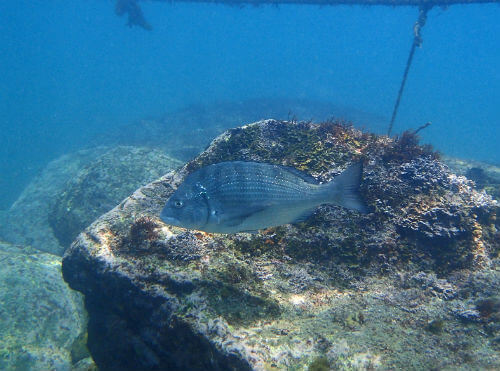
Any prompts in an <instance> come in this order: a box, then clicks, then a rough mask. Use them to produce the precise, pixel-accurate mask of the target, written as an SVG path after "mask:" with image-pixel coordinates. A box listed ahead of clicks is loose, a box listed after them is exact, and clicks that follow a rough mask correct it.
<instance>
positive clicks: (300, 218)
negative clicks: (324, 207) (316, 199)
mask: <svg viewBox="0 0 500 371" xmlns="http://www.w3.org/2000/svg"><path fill="white" fill-rule="evenodd" d="M315 211H316V207H313V208H312V209H307V210H306V211H304V212H303V213H302V214H300V215H299V216H298V217H297V218H295V219H294V220H293V222H292V223H302V222H305V221H306V220H307V219H308V218H309V217H310V216H311V215H312V214H314V212H315Z"/></svg>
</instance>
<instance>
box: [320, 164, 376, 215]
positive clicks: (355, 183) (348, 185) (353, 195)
mask: <svg viewBox="0 0 500 371" xmlns="http://www.w3.org/2000/svg"><path fill="white" fill-rule="evenodd" d="M362 175H363V162H362V161H359V162H357V163H355V164H353V165H351V166H349V167H348V168H347V169H346V170H344V171H343V172H342V173H341V174H340V175H338V176H337V177H336V178H335V179H333V180H332V181H331V182H330V183H328V184H327V186H329V187H330V189H331V193H332V194H334V195H335V196H334V198H335V202H334V203H336V204H338V205H340V206H343V207H346V208H348V209H351V210H356V211H359V212H360V213H363V214H366V213H368V208H367V207H366V204H365V202H364V201H363V198H362V197H361V193H360V192H359V186H360V184H361V179H362Z"/></svg>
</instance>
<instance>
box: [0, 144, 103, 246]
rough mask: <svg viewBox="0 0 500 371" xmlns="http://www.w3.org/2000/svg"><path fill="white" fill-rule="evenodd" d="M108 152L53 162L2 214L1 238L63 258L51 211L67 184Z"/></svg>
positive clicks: (85, 152) (83, 152)
mask: <svg viewBox="0 0 500 371" xmlns="http://www.w3.org/2000/svg"><path fill="white" fill-rule="evenodd" d="M107 150H108V149H107V148H106V147H96V148H92V149H86V150H81V151H78V152H75V153H71V154H68V155H64V156H61V157H60V158H58V159H56V160H54V161H52V162H50V163H49V164H48V165H47V167H46V168H45V169H44V170H43V171H42V172H41V174H39V175H38V176H36V177H35V178H34V179H33V180H32V181H31V183H30V184H29V185H28V186H27V187H26V189H24V190H23V192H22V193H21V195H20V196H19V198H18V199H17V201H16V202H15V203H14V204H13V205H12V206H11V207H10V208H9V210H7V211H6V212H5V213H2V214H0V238H2V239H3V240H5V241H9V242H12V243H15V244H19V245H30V246H33V247H35V248H36V249H38V250H41V251H45V252H49V253H52V254H56V255H62V253H63V251H64V248H63V247H62V246H61V244H60V243H59V241H58V240H57V238H56V237H55V236H54V233H53V231H52V228H51V226H50V225H49V222H48V214H49V210H50V208H51V207H52V205H53V203H54V201H55V200H56V199H57V197H58V196H59V195H60V194H61V193H62V192H63V191H64V188H65V185H66V182H67V181H68V180H70V179H72V178H73V177H74V176H76V174H78V172H79V171H80V170H81V168H82V167H84V166H85V165H87V164H88V163H90V162H92V161H93V160H95V159H96V158H97V157H99V156H100V155H102V154H103V153H104V152H106V151H107Z"/></svg>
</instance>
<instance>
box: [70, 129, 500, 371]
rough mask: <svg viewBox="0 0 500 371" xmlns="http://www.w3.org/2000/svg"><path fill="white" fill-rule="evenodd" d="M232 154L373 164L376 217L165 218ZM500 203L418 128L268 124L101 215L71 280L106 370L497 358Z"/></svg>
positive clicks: (329, 209) (317, 163) (238, 133)
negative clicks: (443, 159) (453, 166)
mask: <svg viewBox="0 0 500 371" xmlns="http://www.w3.org/2000/svg"><path fill="white" fill-rule="evenodd" d="M232 160H252V161H263V162H270V163H275V164H282V165H287V166H293V167H295V168H297V169H300V170H303V171H305V172H307V173H308V174H310V175H312V176H314V177H316V178H317V179H318V180H320V181H328V180H330V179H332V178H333V177H334V176H335V175H337V174H339V173H340V172H341V171H342V170H343V169H345V168H346V167H347V166H348V165H349V164H350V163H352V162H353V161H359V160H363V162H364V164H365V169H364V181H363V183H362V185H361V189H362V192H363V196H364V198H365V201H366V203H367V205H368V206H369V208H370V210H371V213H369V214H359V213H356V212H354V211H350V210H346V209H342V208H340V207H336V206H333V205H324V206H322V207H320V208H318V210H317V211H316V212H315V214H314V215H313V216H311V217H310V218H309V219H308V220H307V221H306V222H304V223H299V224H293V225H285V226H280V227H276V228H269V229H267V230H264V231H260V233H258V234H245V233H240V234H234V235H222V234H207V233H203V232H199V231H193V230H185V229H182V228H177V227H171V226H168V225H165V224H163V223H162V222H161V221H160V220H159V217H158V215H159V213H160V210H161V209H162V207H163V205H164V204H165V202H166V200H167V199H168V197H169V196H170V195H171V194H172V192H173V191H174V190H175V189H176V187H177V186H178V185H179V184H180V183H181V182H182V180H183V178H184V177H185V176H186V175H187V174H189V173H190V172H192V171H194V170H196V169H198V168H200V167H203V166H205V165H209V164H212V163H216V162H220V161H232ZM497 212H498V204H497V203H496V202H495V201H493V200H492V199H491V197H490V196H488V195H487V194H485V193H479V192H477V191H475V190H474V188H473V187H472V183H471V182H470V181H468V180H467V179H466V178H464V177H459V176H456V175H454V174H452V173H451V172H450V171H449V170H448V168H447V167H446V166H444V165H442V164H441V163H440V162H439V159H438V156H437V155H436V154H435V153H434V152H432V150H431V149H430V148H426V147H421V146H418V145H417V142H416V137H415V136H414V135H413V134H411V133H405V134H404V135H402V136H401V137H400V138H397V139H396V140H393V139H389V138H387V137H378V136H375V135H370V134H365V133H362V132H360V131H358V130H355V129H353V128H352V127H350V126H348V125H344V124H341V123H335V122H329V123H324V124H320V125H317V124H313V123H296V122H282V121H275V120H267V121H261V122H258V123H255V124H252V125H247V126H244V127H241V128H237V129H232V130H229V131H227V132H226V133H224V134H222V135H221V136H219V137H218V138H217V139H215V140H214V141H213V142H212V144H211V145H210V147H209V148H207V150H206V151H204V152H203V153H202V154H201V155H199V156H198V157H197V158H196V159H194V160H193V161H191V162H189V163H188V164H186V165H185V166H184V167H183V168H181V169H180V170H178V171H176V172H170V173H168V174H166V175H165V176H163V177H161V178H160V179H158V180H156V181H154V182H152V183H150V184H149V185H147V186H144V187H142V188H139V189H138V190H137V191H136V192H134V193H133V194H132V195H131V196H130V197H129V198H127V199H126V200H124V201H123V202H122V203H121V204H120V205H118V206H117V207H116V208H114V209H113V210H112V211H110V212H108V213H107V214H105V215H103V216H102V217H100V218H99V219H98V220H96V221H95V222H94V223H93V224H92V225H91V226H90V227H89V228H87V229H86V231H85V232H84V233H81V234H80V235H79V236H78V237H77V239H76V240H75V242H74V243H73V244H72V246H71V248H70V249H69V250H68V251H67V252H66V255H65V257H64V259H63V274H64V277H65V279H66V280H67V281H68V283H69V284H70V286H71V287H72V288H74V289H77V290H79V291H81V292H82V293H84V295H85V298H86V304H87V309H88V311H89V328H88V336H89V337H88V339H89V341H88V345H89V349H90V351H91V353H92V355H93V357H94V359H95V361H96V363H97V365H98V366H99V367H100V368H102V369H104V370H106V369H113V370H123V369H141V370H147V369H150V370H163V369H168V370H188V369H189V370H234V369H237V370H247V369H248V370H249V369H257V370H272V369H283V370H303V369H311V370H315V369H324V368H326V367H330V368H333V369H378V368H379V369H433V368H438V369H443V368H449V369H458V368H460V367H464V368H465V369H467V368H469V369H478V368H495V367H500V359H499V356H498V353H497V351H496V350H495V338H496V337H498V336H499V334H498V330H497V329H496V327H495V326H494V318H496V316H495V315H490V316H489V317H488V318H487V319H486V318H481V312H480V311H479V309H478V308H477V305H482V304H481V303H482V302H480V300H483V299H486V298H487V297H491V296H492V293H491V287H495V285H497V286H498V279H499V277H498V275H496V274H495V272H496V270H495V269H497V268H496V267H498V252H499V238H498V237H499V235H498V232H497V228H498V227H499V225H498V222H497V220H496V213H497ZM481 283H483V284H481ZM479 287H482V289H481V290H479V289H478V288H479ZM475 289H477V290H476V291H474V290H475ZM473 291H474V294H472V293H471V292H473ZM491 300H493V301H494V299H491ZM494 303H496V302H493V304H491V305H490V306H491V307H493V308H496V307H495V304H494ZM481 308H483V307H481ZM467 311H472V312H471V313H475V312H477V313H478V315H477V316H476V317H477V318H476V319H475V320H474V319H473V320H470V321H464V313H467ZM474 311H475V312H474ZM492 311H493V309H492ZM483 312H484V310H483ZM471 318H472V317H471ZM485 328H487V329H488V331H485Z"/></svg>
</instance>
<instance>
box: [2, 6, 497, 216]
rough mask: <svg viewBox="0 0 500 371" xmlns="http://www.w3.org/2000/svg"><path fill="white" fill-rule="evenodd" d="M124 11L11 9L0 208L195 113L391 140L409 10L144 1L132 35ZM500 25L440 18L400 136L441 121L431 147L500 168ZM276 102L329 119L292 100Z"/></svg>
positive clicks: (491, 18)
mask: <svg viewBox="0 0 500 371" xmlns="http://www.w3.org/2000/svg"><path fill="white" fill-rule="evenodd" d="M113 7H114V3H113V2H111V1H103V0H87V1H62V0H54V1H42V0H35V1H28V0H20V1H15V2H14V1H3V2H2V3H1V4H0V45H1V47H2V48H1V49H2V53H1V54H0V68H1V70H2V71H3V76H2V79H1V80H0V84H1V86H0V95H1V99H0V114H1V120H0V125H1V133H2V135H1V136H0V174H1V177H0V189H1V193H0V194H1V196H0V208H3V209H6V208H8V207H9V205H10V204H11V203H12V202H13V201H14V200H15V199H16V197H17V196H18V195H19V193H20V191H21V190H22V189H23V187H24V186H26V184H27V183H28V182H29V180H30V179H31V178H32V177H33V176H34V175H35V174H37V173H39V172H40V170H41V169H42V168H43V167H44V166H45V165H46V164H47V162H48V161H50V160H52V159H54V158H56V157H58V156H60V155H61V154H63V153H66V152H70V151H74V150H76V149H79V148H82V147H88V144H89V142H90V140H91V139H92V138H94V137H95V136H97V135H102V134H103V133H106V131H108V130H110V129H113V128H117V127H120V126H121V125H125V124H130V123H132V122H134V121H137V120H140V119H144V118H156V117H161V116H162V115H164V114H165V113H168V112H173V111H176V110H179V109H184V108H186V107H187V106H190V105H192V104H195V105H212V104H215V103H218V102H224V103H231V102H235V103H236V102H238V101H244V100H246V99H255V98H258V99H268V98H269V99H307V100H309V101H319V102H326V103H328V104H330V105H331V106H332V107H333V108H332V109H331V110H330V112H331V116H342V117H343V118H345V119H347V120H353V121H354V123H355V124H357V125H359V126H365V127H366V129H367V130H369V131H373V132H377V133H385V132H386V131H387V125H388V122H389V120H390V116H391V113H392V109H393V106H394V102H395V99H396V94H397V91H398V89H399V84H400V82H401V77H402V73H403V71H404V67H405V63H406V59H407V56H408V52H409V48H410V45H411V42H412V39H413V31H412V28H413V24H414V22H415V20H416V17H417V10H416V9H415V8H410V7H397V8H390V7H359V6H332V7H329V6H324V7H319V6H294V5H286V6H258V7H254V6H245V7H243V8H239V7H238V6H233V7H231V6H223V5H208V4H175V3H174V4H168V3H163V2H144V3H141V7H142V9H143V11H144V15H145V17H146V19H147V20H148V22H149V23H150V24H151V25H152V26H153V27H154V28H153V30H152V31H151V32H148V31H145V30H143V29H141V28H138V27H135V28H129V27H125V26H124V24H125V23H126V19H125V18H119V17H117V16H116V15H115V14H114V8H113ZM499 16H500V9H499V7H498V5H497V4H483V5H468V6H465V5H464V6H462V5H456V6H452V7H450V8H448V9H441V8H434V9H432V10H431V11H430V12H429V14H428V20H427V24H426V25H425V27H424V28H423V31H422V36H423V45H422V48H418V49H417V50H416V54H415V57H414V62H413V65H412V67H411V70H410V73H409V78H408V81H407V84H406V89H405V92H404V94H403V98H402V102H401V106H400V109H399V114H398V116H397V120H396V123H395V127H394V132H395V133H398V132H401V131H403V130H405V129H408V128H417V127H419V126H421V125H423V124H424V123H426V122H428V121H430V122H432V126H430V127H429V128H427V129H426V130H424V131H422V132H421V136H422V137H423V140H424V142H428V143H432V144H433V145H435V147H436V148H437V149H438V150H440V151H443V152H444V153H446V154H449V155H453V156H458V157H464V158H471V159H477V160H482V161H487V162H490V163H496V164H498V163H499V162H500V150H499V146H498V142H499V139H500V125H498V117H500V103H499V102H500V72H499V70H498V66H499V65H500V51H499V48H498V45H499V44H500V36H499V35H500V23H499V22H498V19H499ZM276 106H277V107H279V109H281V110H282V111H284V112H288V111H289V112H291V113H292V115H295V116H297V118H299V119H310V118H316V119H317V117H312V116H313V115H312V114H309V115H304V116H305V117H301V116H300V115H299V114H297V113H295V112H294V106H293V103H290V102H288V103H284V104H281V105H280V103H276ZM249 110H251V107H249ZM339 113H340V114H339ZM356 113H358V114H356ZM360 113H362V115H361V114H360ZM255 115H256V116H257V117H256V119H260V118H264V117H263V116H260V115H259V113H258V112H257V113H255ZM324 115H327V114H326V113H325V114H324ZM360 116H361V117H362V118H363V119H362V120H360V119H359V118H360ZM279 118H286V117H279ZM320 118H324V117H320ZM239 124H241V123H240V122H235V123H234V126H236V125H239ZM199 125H200V126H202V125H203V123H200V124H199ZM165 130H168V126H166V127H165ZM174 135H175V134H174Z"/></svg>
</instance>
